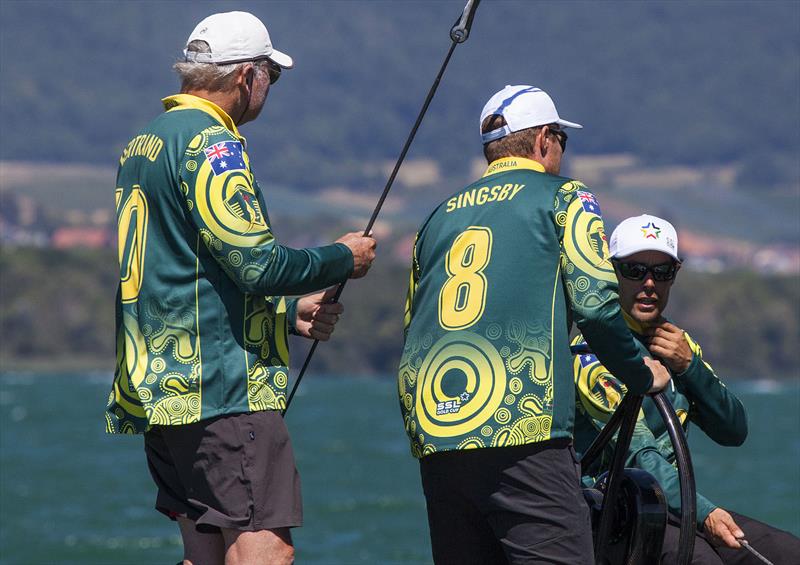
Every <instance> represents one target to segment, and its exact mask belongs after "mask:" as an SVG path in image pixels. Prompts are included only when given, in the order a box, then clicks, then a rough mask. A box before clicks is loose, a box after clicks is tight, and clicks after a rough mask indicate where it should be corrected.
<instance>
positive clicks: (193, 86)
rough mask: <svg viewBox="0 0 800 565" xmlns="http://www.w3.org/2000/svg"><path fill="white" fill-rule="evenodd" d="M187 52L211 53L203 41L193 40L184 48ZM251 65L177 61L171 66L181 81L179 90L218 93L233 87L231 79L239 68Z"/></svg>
mask: <svg viewBox="0 0 800 565" xmlns="http://www.w3.org/2000/svg"><path fill="white" fill-rule="evenodd" d="M186 50H187V51H194V52H196V53H211V48H210V47H209V45H208V43H206V42H205V41H202V40H199V39H195V40H194V41H192V42H191V43H189V45H187V46H186ZM250 64H252V63H249V62H247V63H234V64H231V65H215V64H214V63H197V62H194V61H191V62H190V61H179V62H177V63H175V64H174V65H172V69H173V70H174V71H175V72H176V73H178V76H179V77H180V79H181V90H182V91H184V92H185V91H188V90H208V91H210V92H219V91H223V90H228V89H229V88H230V87H231V86H233V79H234V77H235V76H236V71H237V70H238V69H239V67H242V66H244V65H250Z"/></svg>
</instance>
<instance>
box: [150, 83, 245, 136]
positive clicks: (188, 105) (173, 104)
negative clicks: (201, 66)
mask: <svg viewBox="0 0 800 565" xmlns="http://www.w3.org/2000/svg"><path fill="white" fill-rule="evenodd" d="M161 102H162V103H163V104H164V109H165V110H166V111H167V112H172V111H173V110H200V111H202V112H205V113H206V114H208V115H209V116H211V117H212V118H214V119H215V120H217V121H218V122H219V123H221V124H222V125H223V126H225V128H227V129H228V130H229V131H230V132H231V133H233V135H235V136H236V137H237V138H238V139H239V140H241V141H242V142H244V140H245V139H244V137H242V135H241V134H240V133H239V130H238V129H237V128H236V124H235V123H233V120H232V119H231V117H230V116H229V115H228V114H227V112H225V110H223V109H222V108H220V107H219V106H217V105H216V104H214V103H213V102H211V101H210V100H206V99H205V98H201V97H199V96H194V95H193V94H173V95H172V96H167V97H166V98H163V99H162V100H161Z"/></svg>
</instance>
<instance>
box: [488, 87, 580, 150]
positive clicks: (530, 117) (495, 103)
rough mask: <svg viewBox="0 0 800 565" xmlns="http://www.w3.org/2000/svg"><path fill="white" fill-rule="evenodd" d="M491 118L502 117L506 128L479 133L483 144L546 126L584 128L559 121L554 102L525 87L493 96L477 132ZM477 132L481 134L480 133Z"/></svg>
mask: <svg viewBox="0 0 800 565" xmlns="http://www.w3.org/2000/svg"><path fill="white" fill-rule="evenodd" d="M493 114H497V115H500V116H503V117H504V118H505V119H506V125H505V126H503V127H501V128H498V129H495V130H492V131H489V132H486V133H481V139H482V140H483V143H484V144H486V143H489V142H490V141H494V140H495V139H500V138H501V137H505V136H507V135H508V134H509V133H512V132H515V131H520V130H523V129H528V128H533V127H536V126H545V125H547V124H558V125H560V126H561V127H565V128H582V127H583V126H582V125H580V124H576V123H575V122H568V121H567V120H562V119H561V118H560V117H559V115H558V112H557V111H556V105H555V104H554V103H553V99H552V98H550V96H549V95H548V94H547V93H546V92H545V91H544V90H542V89H540V88H536V87H533V86H528V85H527V84H520V85H515V86H511V85H506V87H505V88H504V89H503V90H501V91H500V92H497V93H496V94H495V95H494V96H492V97H491V98H490V99H489V101H488V102H487V103H486V105H485V106H484V107H483V111H482V112H481V121H480V123H479V124H478V128H481V126H482V125H483V120H485V119H486V118H487V117H488V116H491V115H493ZM479 131H481V130H480V129H479Z"/></svg>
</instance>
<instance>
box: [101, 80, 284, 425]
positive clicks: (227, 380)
mask: <svg viewBox="0 0 800 565" xmlns="http://www.w3.org/2000/svg"><path fill="white" fill-rule="evenodd" d="M165 106H166V108H167V109H168V111H167V112H166V113H165V114H162V115H161V116H160V117H159V118H157V119H156V120H155V121H154V122H152V123H151V124H150V125H149V126H148V127H147V128H145V130H144V132H143V133H141V134H140V135H137V136H136V137H135V138H134V139H133V140H131V142H130V143H129V144H128V146H127V147H126V149H125V150H124V152H123V155H122V157H121V158H120V167H119V172H118V176H117V187H118V188H117V189H116V210H117V222H118V232H119V262H120V285H119V289H118V300H117V337H116V339H117V362H116V370H115V375H114V384H113V388H112V391H111V394H110V396H109V400H108V407H107V411H106V430H107V431H108V432H110V433H142V432H144V431H146V430H147V429H148V428H149V427H150V426H153V425H181V424H188V423H192V422H197V421H199V420H201V419H205V418H209V417H212V416H215V415H219V414H222V413H232V412H246V411H257V410H276V409H281V408H282V407H283V406H284V405H285V389H286V385H287V381H288V368H287V365H288V358H289V355H288V346H287V321H286V311H287V306H289V304H290V303H287V301H286V300H285V299H283V298H281V297H272V296H264V295H263V294H258V293H255V292H248V291H250V290H255V286H256V285H257V283H258V281H259V280H260V279H261V278H262V277H263V275H264V271H265V269H266V268H267V264H268V261H269V259H270V257H271V255H272V254H273V253H274V251H275V249H274V247H275V242H274V238H273V235H272V232H271V230H270V227H269V222H268V219H267V215H266V209H265V205H264V202H263V197H262V195H261V191H260V190H259V189H258V186H257V184H256V183H255V180H254V178H253V174H252V172H251V170H250V165H249V159H248V157H247V153H246V151H245V150H244V143H245V141H244V138H242V137H241V136H240V135H239V134H238V131H237V130H236V126H235V125H233V123H232V122H231V121H230V118H229V117H228V116H227V115H226V114H225V113H224V112H223V111H222V110H220V109H219V108H217V107H216V106H214V105H213V104H211V103H209V102H206V101H203V100H202V99H199V98H195V97H192V96H188V95H177V96H174V97H170V98H167V99H165ZM250 287H253V288H250ZM243 289H244V291H243ZM231 328H232V329H231ZM204 361H205V363H204Z"/></svg>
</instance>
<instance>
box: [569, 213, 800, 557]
mask: <svg viewBox="0 0 800 565" xmlns="http://www.w3.org/2000/svg"><path fill="white" fill-rule="evenodd" d="M609 247H610V253H611V257H612V262H613V264H614V268H615V270H616V273H617V277H618V279H619V301H620V305H621V306H622V311H623V314H624V315H625V319H626V321H627V322H628V326H629V327H630V328H631V331H632V332H633V334H634V336H635V337H636V339H637V342H638V343H639V344H640V346H641V348H642V349H643V350H644V351H649V352H650V354H652V355H653V357H656V358H658V359H660V360H661V361H662V362H663V363H665V364H666V365H667V367H668V368H669V370H670V372H671V373H672V384H671V386H670V387H668V388H667V389H665V391H664V394H665V395H666V396H667V398H668V399H669V401H670V402H671V403H672V406H673V407H674V408H675V411H676V413H677V414H678V416H679V418H680V419H681V422H682V424H683V427H684V428H685V429H687V430H688V427H689V423H690V422H694V423H695V424H697V425H698V426H699V427H700V429H702V430H703V432H705V433H706V435H708V436H709V437H710V438H711V439H712V440H714V441H715V442H717V443H718V444H720V445H725V446H739V445H741V444H742V443H743V442H744V440H745V438H746V437H747V416H746V414H745V410H744V407H743V406H742V403H741V402H740V401H739V399H738V398H736V396H735V395H734V394H733V393H732V392H731V391H730V390H729V389H728V388H727V387H726V386H725V385H724V384H723V383H722V381H721V380H720V379H719V377H717V375H716V374H715V373H714V371H713V369H712V368H711V366H710V365H709V364H708V363H707V362H706V361H705V360H704V359H703V353H702V350H701V349H700V346H699V345H698V344H697V342H695V341H694V340H693V339H692V338H691V337H690V336H689V334H687V333H686V332H685V331H683V330H682V329H681V328H680V327H678V326H676V325H675V324H673V323H672V322H670V321H669V320H667V319H666V318H665V317H664V311H665V310H666V307H667V303H668V302H669V293H670V289H671V288H672V285H673V284H674V282H675V277H676V275H677V274H678V270H679V269H680V267H681V260H680V257H679V255H678V235H677V233H676V231H675V228H674V227H673V226H672V224H670V223H669V222H668V221H666V220H664V219H662V218H658V217H656V216H651V215H649V214H644V215H641V216H635V217H632V218H627V219H626V220H624V221H623V222H621V223H620V225H619V226H617V229H615V230H614V232H613V233H612V234H611V240H610V246H609ZM583 343H584V339H583V336H580V335H579V336H577V337H576V338H575V340H574V341H573V345H575V346H578V347H579V348H580V346H581V345H582V344H583ZM573 369H574V376H575V385H576V388H577V398H578V402H577V410H576V415H575V446H576V449H577V450H578V452H580V453H582V452H584V451H585V450H586V449H587V448H588V447H589V445H591V443H592V441H593V440H594V438H595V437H596V436H597V433H598V432H599V431H600V430H601V429H602V428H603V426H604V425H605V423H606V422H607V421H608V419H609V418H610V417H611V415H612V414H613V413H614V411H615V410H616V409H617V407H618V406H619V403H620V402H621V400H622V397H623V396H624V395H625V393H626V392H627V390H628V389H627V387H626V386H625V384H623V383H622V382H620V380H619V379H617V378H616V377H615V374H614V373H613V372H612V371H609V370H608V369H607V368H606V367H605V366H604V365H603V363H602V361H601V360H598V358H597V356H596V355H595V354H594V353H582V354H580V355H577V356H576V357H575V359H574V361H573ZM612 447H613V444H612ZM609 449H611V448H609ZM626 461H627V463H626V465H627V466H629V467H639V468H641V469H644V470H645V471H647V472H649V473H650V474H651V475H653V477H654V478H655V479H656V480H657V481H658V483H659V484H660V485H661V488H662V490H663V492H664V494H665V496H666V499H667V504H668V507H669V511H670V513H671V514H672V516H671V517H670V521H669V523H668V526H667V530H666V534H665V538H664V546H663V555H662V562H663V563H675V562H676V560H677V555H678V531H679V527H678V525H679V521H678V518H677V517H676V516H680V511H681V504H680V488H679V479H678V471H677V468H676V467H675V466H674V461H675V453H674V451H673V448H672V445H671V443H670V441H669V435H668V433H667V429H666V426H665V425H664V424H663V422H662V420H661V417H660V416H659V414H658V410H657V408H656V406H655V403H654V402H653V401H652V399H651V398H649V397H645V399H644V401H643V403H642V410H641V412H640V417H639V420H638V422H637V424H636V431H635V432H634V435H633V439H632V441H631V446H630V449H629V452H628V455H627V459H626ZM608 463H609V460H608V458H606V460H603V461H598V463H597V464H596V465H595V468H594V469H591V470H590V472H591V473H592V475H595V476H596V475H598V474H600V473H601V472H602V471H603V470H605V468H606V467H607V465H608ZM584 482H586V483H587V484H590V483H591V482H593V480H592V477H589V476H587V477H585V478H584ZM697 528H698V535H697V537H696V540H695V548H694V556H693V560H692V563H695V564H715V565H719V564H721V563H725V564H746V563H749V564H758V563H761V562H760V561H759V560H758V559H757V558H756V557H754V556H753V555H752V554H751V553H749V552H747V551H745V550H744V549H741V544H740V543H739V541H738V539H741V538H746V539H747V541H748V542H749V543H750V544H751V545H752V546H753V547H755V548H756V549H757V550H758V551H759V552H761V553H762V554H763V555H765V556H766V557H767V558H769V559H770V560H771V561H772V562H773V563H775V564H787V565H788V564H789V563H800V540H797V538H795V537H794V536H792V535H791V534H789V533H787V532H783V531H781V530H777V529H775V528H772V527H771V526H768V525H766V524H764V523H762V522H759V521H757V520H754V519H752V518H748V517H746V516H742V515H741V514H736V513H734V512H727V511H726V510H724V509H722V508H720V507H719V506H717V505H716V504H714V503H712V502H711V501H709V500H708V499H706V498H705V497H703V496H702V495H700V494H699V493H698V495H697Z"/></svg>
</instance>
